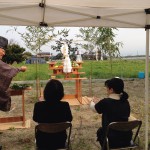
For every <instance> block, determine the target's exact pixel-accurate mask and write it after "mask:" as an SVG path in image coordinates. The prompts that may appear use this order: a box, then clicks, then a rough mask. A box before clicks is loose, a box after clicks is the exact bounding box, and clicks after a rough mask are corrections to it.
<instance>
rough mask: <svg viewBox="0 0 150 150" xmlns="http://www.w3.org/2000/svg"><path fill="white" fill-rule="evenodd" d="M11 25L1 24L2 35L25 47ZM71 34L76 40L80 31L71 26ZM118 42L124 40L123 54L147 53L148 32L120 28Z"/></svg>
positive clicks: (22, 28) (47, 49) (20, 28)
mask: <svg viewBox="0 0 150 150" xmlns="http://www.w3.org/2000/svg"><path fill="white" fill-rule="evenodd" d="M9 29H12V27H11V28H10V27H9V26H0V36H4V37H6V38H8V39H9V40H10V39H13V40H14V41H16V42H17V43H18V44H19V45H21V46H22V47H25V45H24V43H23V41H22V40H21V38H20V37H19V35H18V34H17V33H15V32H12V31H9V32H7V31H8V30H9ZM24 29H25V27H19V31H21V32H24V31H25V30H24ZM69 29H70V32H69V33H70V36H71V38H73V39H74V40H76V38H75V35H76V34H77V32H78V28H69ZM116 42H122V43H123V47H122V48H120V53H121V55H122V56H127V55H145V48H146V32H145V30H144V29H127V28H126V29H118V31H116ZM49 50H50V47H45V48H44V49H43V51H49Z"/></svg>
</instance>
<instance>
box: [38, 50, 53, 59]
mask: <svg viewBox="0 0 150 150" xmlns="http://www.w3.org/2000/svg"><path fill="white" fill-rule="evenodd" d="M50 56H51V54H50V52H41V53H38V54H37V57H40V58H45V60H46V59H49V58H50Z"/></svg>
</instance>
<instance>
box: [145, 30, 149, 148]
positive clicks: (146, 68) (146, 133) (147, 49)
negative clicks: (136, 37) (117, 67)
mask: <svg viewBox="0 0 150 150" xmlns="http://www.w3.org/2000/svg"><path fill="white" fill-rule="evenodd" d="M145 64H146V65H145V72H146V73H145V150H148V131H149V130H148V127H149V123H148V112H149V111H148V108H149V102H148V99H149V97H148V94H149V90H148V89H149V29H147V30H146V63H145Z"/></svg>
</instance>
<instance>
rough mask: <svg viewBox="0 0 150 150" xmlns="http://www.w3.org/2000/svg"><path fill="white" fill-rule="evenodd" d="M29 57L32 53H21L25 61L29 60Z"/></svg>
mask: <svg viewBox="0 0 150 150" xmlns="http://www.w3.org/2000/svg"><path fill="white" fill-rule="evenodd" d="M31 56H32V53H30V52H24V53H23V57H24V59H25V60H27V59H29V58H31Z"/></svg>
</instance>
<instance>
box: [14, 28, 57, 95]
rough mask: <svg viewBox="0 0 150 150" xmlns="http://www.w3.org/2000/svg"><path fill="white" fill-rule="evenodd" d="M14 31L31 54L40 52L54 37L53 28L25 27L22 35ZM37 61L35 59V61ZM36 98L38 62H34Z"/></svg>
mask: <svg viewBox="0 0 150 150" xmlns="http://www.w3.org/2000/svg"><path fill="white" fill-rule="evenodd" d="M15 31H16V32H17V33H18V34H19V35H20V36H21V38H22V40H23V41H24V43H25V45H26V47H27V48H29V49H30V50H31V51H32V52H33V53H35V54H36V56H37V54H38V53H39V52H41V47H42V46H43V45H46V44H47V43H49V42H50V41H51V40H52V39H53V38H54V37H55V36H56V34H54V28H53V27H41V26H27V27H26V30H25V32H24V33H22V32H19V31H18V30H17V28H15ZM36 60H37V59H36ZM35 69H36V76H35V79H36V91H37V92H36V94H37V95H36V98H38V97H39V94H38V93H39V86H40V85H39V84H40V82H39V75H38V60H37V61H36V68H35Z"/></svg>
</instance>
